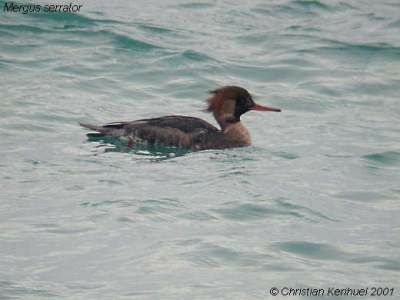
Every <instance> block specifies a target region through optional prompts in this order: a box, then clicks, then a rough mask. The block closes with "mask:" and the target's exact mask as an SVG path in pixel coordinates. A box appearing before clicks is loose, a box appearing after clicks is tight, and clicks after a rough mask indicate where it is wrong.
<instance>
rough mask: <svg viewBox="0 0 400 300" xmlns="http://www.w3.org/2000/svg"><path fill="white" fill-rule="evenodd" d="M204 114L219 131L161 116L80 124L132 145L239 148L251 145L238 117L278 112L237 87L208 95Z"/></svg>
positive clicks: (191, 120)
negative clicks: (247, 114)
mask: <svg viewBox="0 0 400 300" xmlns="http://www.w3.org/2000/svg"><path fill="white" fill-rule="evenodd" d="M210 93H211V97H210V98H209V99H208V100H207V101H208V107H207V111H209V112H212V113H213V115H214V118H215V120H216V121H217V122H218V124H219V126H220V127H221V129H218V128H216V127H215V126H213V125H211V124H210V123H208V122H206V121H203V120H201V119H199V118H194V117H186V116H165V117H161V118H153V119H142V120H136V121H132V122H115V123H110V124H106V125H103V126H96V125H91V124H84V123H80V125H81V126H83V127H86V128H88V129H92V130H94V131H97V132H98V133H99V134H101V135H104V136H111V137H116V138H121V139H122V140H126V141H127V142H128V145H129V146H133V145H135V144H136V143H146V142H147V143H148V144H150V145H154V144H158V145H164V146H173V147H179V148H183V149H188V150H204V149H222V148H232V147H243V146H249V145H250V144H251V139H250V134H249V132H248V131H247V129H246V128H245V127H244V126H243V124H242V123H241V122H240V116H241V115H242V114H244V113H246V112H248V111H250V110H258V111H276V112H280V111H281V110H280V109H278V108H273V107H268V106H263V105H259V104H256V103H255V102H254V101H253V98H252V97H251V95H250V93H249V92H248V91H247V90H246V89H244V88H241V87H238V86H225V87H222V88H219V89H216V90H214V91H211V92H210Z"/></svg>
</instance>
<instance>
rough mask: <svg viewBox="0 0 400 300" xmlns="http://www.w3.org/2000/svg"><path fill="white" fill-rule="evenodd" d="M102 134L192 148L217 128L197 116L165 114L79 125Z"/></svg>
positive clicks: (214, 132) (216, 130) (215, 131)
mask: <svg viewBox="0 0 400 300" xmlns="http://www.w3.org/2000/svg"><path fill="white" fill-rule="evenodd" d="M81 125H82V126H84V127H87V128H89V129H93V130H95V131H98V132H100V133H101V134H104V135H111V136H116V137H121V136H125V137H128V138H131V139H132V140H133V141H136V140H144V141H147V142H149V143H150V144H155V143H156V144H163V145H167V146H179V147H184V148H191V147H193V145H194V143H196V142H198V141H199V140H203V139H204V137H205V136H206V135H207V134H218V133H219V132H220V131H219V130H218V129H217V128H216V127H215V126H213V125H211V124H210V123H208V122H206V121H203V120H201V119H199V118H194V117H186V116H165V117H160V118H153V119H141V120H136V121H132V122H115V123H109V124H106V125H103V126H93V125H89V124H81Z"/></svg>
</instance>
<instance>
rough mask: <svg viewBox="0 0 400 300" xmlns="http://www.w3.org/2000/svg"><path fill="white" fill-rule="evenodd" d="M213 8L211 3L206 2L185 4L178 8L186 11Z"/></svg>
mask: <svg viewBox="0 0 400 300" xmlns="http://www.w3.org/2000/svg"><path fill="white" fill-rule="evenodd" d="M212 6H213V5H212V4H211V3H204V2H193V3H184V4H179V5H178V7H180V8H185V9H205V8H210V7H212Z"/></svg>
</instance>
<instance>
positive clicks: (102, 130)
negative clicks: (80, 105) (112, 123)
mask: <svg viewBox="0 0 400 300" xmlns="http://www.w3.org/2000/svg"><path fill="white" fill-rule="evenodd" d="M79 125H81V126H82V127H85V128H87V129H91V130H94V131H97V132H100V133H104V128H103V126H98V125H93V124H88V123H82V122H79Z"/></svg>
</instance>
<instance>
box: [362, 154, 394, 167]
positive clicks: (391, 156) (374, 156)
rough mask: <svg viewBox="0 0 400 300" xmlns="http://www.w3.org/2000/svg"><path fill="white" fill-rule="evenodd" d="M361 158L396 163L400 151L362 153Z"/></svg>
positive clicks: (389, 163) (383, 162) (388, 163)
mask: <svg viewBox="0 0 400 300" xmlns="http://www.w3.org/2000/svg"><path fill="white" fill-rule="evenodd" d="M362 157H363V158H365V159H367V160H369V161H373V162H377V163H380V164H385V165H392V164H398V163H399V162H400V152H396V151H386V152H381V153H373V154H368V155H363V156H362Z"/></svg>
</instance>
